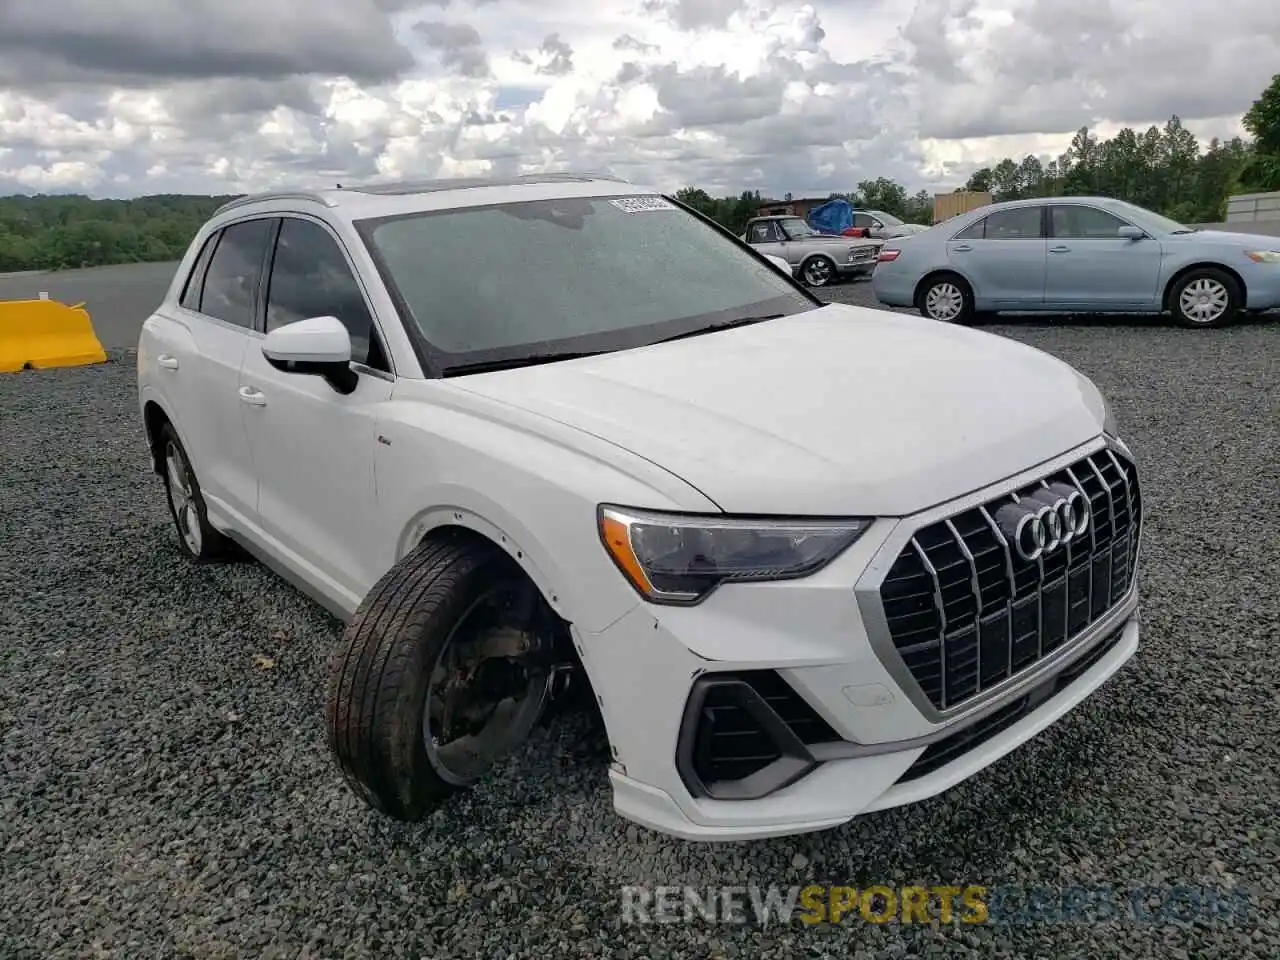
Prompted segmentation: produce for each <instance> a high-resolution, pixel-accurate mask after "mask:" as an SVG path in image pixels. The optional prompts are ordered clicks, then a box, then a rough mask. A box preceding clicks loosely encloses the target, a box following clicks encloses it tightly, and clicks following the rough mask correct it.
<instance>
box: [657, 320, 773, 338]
mask: <svg viewBox="0 0 1280 960" xmlns="http://www.w3.org/2000/svg"><path fill="white" fill-rule="evenodd" d="M785 316H786V314H785V313H770V314H768V315H766V316H760V317H738V318H736V319H734V320H722V321H721V322H720V323H713V324H711V325H710V326H706V327H699V328H698V329H697V330H687V331H685V332H684V333H677V334H676V335H675V336H674V337H663V338H662V339H661V340H655V341H653V342H654V343H670V342H671V341H672V340H683V339H685V338H686V337H696V336H699V335H701V334H704V333H715V332H716V331H717V330H728V329H729V328H731V327H746V326H750V325H751V324H753V323H763V322H764V321H766V320H781V319H782V318H783V317H785Z"/></svg>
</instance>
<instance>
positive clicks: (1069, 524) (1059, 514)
mask: <svg viewBox="0 0 1280 960" xmlns="http://www.w3.org/2000/svg"><path fill="white" fill-rule="evenodd" d="M1090 519H1091V518H1090V513H1089V501H1088V500H1087V499H1086V498H1085V495H1084V494H1083V493H1081V492H1080V491H1079V490H1077V489H1076V488H1075V487H1071V486H1068V485H1067V484H1065V483H1055V484H1051V485H1050V486H1048V487H1042V488H1041V489H1039V490H1037V491H1036V492H1035V493H1032V494H1029V495H1028V496H1025V497H1023V498H1022V499H1021V500H1019V501H1018V502H1017V503H1007V504H1005V505H1004V506H1003V507H1001V508H1000V509H999V510H997V511H996V516H995V521H996V525H997V526H999V527H1000V531H1001V533H1003V534H1004V535H1005V538H1006V539H1007V540H1008V541H1009V543H1010V544H1012V545H1013V549H1014V550H1015V551H1017V554H1018V556H1019V557H1021V558H1022V559H1023V560H1025V561H1027V562H1028V563H1034V562H1035V561H1036V560H1039V559H1040V558H1041V557H1043V556H1046V555H1047V554H1050V553H1053V552H1054V551H1055V550H1057V549H1058V548H1060V547H1062V546H1063V545H1065V544H1068V543H1071V542H1072V541H1073V540H1075V539H1076V538H1077V537H1080V536H1082V535H1083V534H1084V533H1085V532H1086V531H1088V529H1089V522H1090Z"/></svg>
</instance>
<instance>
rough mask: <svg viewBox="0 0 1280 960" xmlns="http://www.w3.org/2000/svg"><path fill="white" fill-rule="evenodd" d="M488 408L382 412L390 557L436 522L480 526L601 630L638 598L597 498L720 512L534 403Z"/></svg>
mask: <svg viewBox="0 0 1280 960" xmlns="http://www.w3.org/2000/svg"><path fill="white" fill-rule="evenodd" d="M419 389H422V390H432V389H434V388H433V387H432V386H430V385H427V384H424V385H422V386H421V387H420V388H419ZM438 399H440V398H438ZM454 399H456V398H454ZM484 406H485V407H486V408H488V407H491V406H493V405H492V404H488V403H485V404H484ZM492 412H493V411H492V410H490V409H485V410H483V411H481V410H479V409H477V410H469V411H468V410H461V409H458V408H457V407H452V408H451V407H449V406H445V405H444V404H441V403H432V404H425V403H404V404H393V405H392V407H391V408H389V410H388V413H389V414H390V416H388V417H386V418H384V419H382V420H380V422H379V424H378V432H379V436H380V438H382V439H383V440H384V441H385V442H380V443H379V444H378V445H377V449H376V453H375V457H376V460H375V476H376V477H377V487H378V500H379V504H380V510H379V513H380V515H381V516H382V517H384V518H386V519H385V520H384V522H386V523H389V524H390V525H391V526H390V527H389V528H388V529H386V530H385V531H384V535H383V536H382V537H380V540H381V541H382V542H384V543H386V544H388V546H389V547H390V549H389V550H388V555H387V556H386V557H384V558H383V559H384V562H385V567H387V568H390V567H391V566H393V565H394V564H395V563H396V562H398V561H399V560H400V558H401V557H403V556H404V555H405V554H406V553H408V552H409V551H410V550H412V549H413V547H414V546H415V545H416V544H417V543H418V542H419V541H420V540H421V539H422V537H423V536H425V535H426V534H427V533H429V532H430V531H431V530H433V529H438V528H439V527H442V526H450V525H452V526H461V527H464V528H467V529H470V530H474V531H475V532H477V533H480V534H482V535H484V536H485V537H488V538H489V539H490V540H492V541H493V542H494V543H497V544H498V545H500V546H501V547H502V548H503V549H505V550H506V551H507V553H508V554H510V555H511V556H512V558H513V559H515V560H516V561H517V562H518V563H519V564H520V565H521V566H522V567H523V568H524V569H525V570H526V571H527V572H528V573H529V576H530V578H531V579H532V580H533V581H534V583H536V584H537V585H538V587H539V589H540V590H541V591H542V593H543V595H544V596H545V597H546V599H547V602H548V603H549V604H550V605H551V606H552V607H553V608H554V609H555V610H556V612H557V613H558V614H559V615H560V616H561V617H563V618H564V619H565V620H567V621H569V622H571V623H574V624H577V625H580V626H581V627H582V628H583V629H585V630H588V631H592V632H595V631H599V630H602V629H604V628H605V627H607V626H609V625H610V624H611V623H613V622H614V621H616V620H617V619H618V618H619V617H621V616H623V615H624V614H626V613H627V612H628V611H629V610H631V609H632V608H633V607H634V606H635V605H636V603H638V602H639V596H638V595H637V594H636V592H635V591H634V590H633V589H632V587H631V586H630V584H629V583H627V581H626V580H625V579H624V578H623V576H622V574H620V573H619V572H618V570H617V568H616V567H615V566H614V564H613V561H612V560H611V559H610V558H609V556H608V554H607V553H606V552H605V549H604V546H603V544H601V542H600V534H599V530H598V528H597V515H596V511H597V506H598V505H599V504H600V503H602V502H612V503H625V504H628V505H631V506H635V507H637V508H646V509H656V510H694V511H699V512H712V513H718V512H719V508H718V507H716V505H715V504H714V503H712V502H711V501H710V500H708V499H706V497H704V496H703V495H702V494H700V493H699V492H698V491H696V490H694V489H693V488H692V487H690V486H688V485H687V484H686V483H684V482H683V481H680V480H677V479H676V478H675V477H673V476H672V475H671V474H669V473H666V472H665V471H661V470H660V469H659V468H657V467H655V466H654V465H652V464H649V463H648V462H647V461H642V460H640V459H639V458H637V457H634V455H631V454H626V453H625V452H623V451H621V450H620V449H619V448H617V447H614V446H612V445H609V444H605V443H604V442H603V441H599V440H598V439H597V438H592V437H590V436H588V435H585V434H581V433H580V432H579V431H575V430H572V429H571V428H569V427H565V426H564V425H561V424H556V423H553V422H550V421H545V420H543V419H542V418H532V417H531V415H530V414H528V412H527V411H514V410H511V411H508V413H507V416H506V417H503V418H502V420H501V421H499V420H496V419H495V418H493V416H492ZM537 421H540V422H537ZM517 423H519V425H517ZM526 424H527V425H528V426H529V427H530V429H523V428H522V427H524V426H525V425H526ZM540 434H545V435H540ZM574 436H577V437H578V438H579V443H578V444H574V443H572V442H570V441H571V440H572V439H573V437H574ZM575 446H578V447H580V448H579V449H575ZM595 448H598V449H595ZM633 460H634V461H636V462H635V463H634V464H632V465H633V466H634V468H635V469H634V470H629V469H627V463H629V462H630V461H633ZM645 467H647V468H649V469H648V470H647V471H646V470H645V469H644V468H645Z"/></svg>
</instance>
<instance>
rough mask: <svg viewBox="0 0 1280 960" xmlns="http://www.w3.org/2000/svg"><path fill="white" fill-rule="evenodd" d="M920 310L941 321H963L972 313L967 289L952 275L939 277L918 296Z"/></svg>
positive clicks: (971, 304) (932, 318) (931, 318)
mask: <svg viewBox="0 0 1280 960" xmlns="http://www.w3.org/2000/svg"><path fill="white" fill-rule="evenodd" d="M918 306H919V309H920V312H921V313H922V314H924V315H925V316H926V317H928V318H929V319H930V320H938V321H940V322H942V323H965V322H967V321H968V319H969V317H970V316H971V315H972V314H973V302H972V298H971V297H970V295H969V291H968V290H967V289H965V287H964V286H963V285H962V283H961V282H960V281H959V280H958V279H956V278H953V277H940V278H939V279H937V280H935V281H934V282H933V283H932V284H930V285H929V286H928V287H927V288H926V289H925V291H924V293H923V295H922V296H921V297H920V301H919V303H918Z"/></svg>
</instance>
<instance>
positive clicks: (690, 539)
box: [599, 504, 872, 605]
mask: <svg viewBox="0 0 1280 960" xmlns="http://www.w3.org/2000/svg"><path fill="white" fill-rule="evenodd" d="M871 523H872V521H871V520H869V519H864V518H855V519H847V520H803V519H797V520H755V519H745V518H744V519H739V518H732V517H720V516H695V515H690V514H670V513H651V512H648V511H641V510H631V509H628V508H626V507H615V506H611V505H608V504H606V505H603V506H601V507H600V510H599V525H600V539H601V540H602V541H603V542H604V546H605V549H606V550H607V551H608V552H609V556H610V557H612V558H613V562H614V563H615V564H617V566H618V569H619V570H621V571H622V573H623V575H624V576H625V577H626V578H627V580H628V581H629V582H630V583H631V585H632V586H633V587H635V588H636V590H637V591H638V592H639V593H640V595H641V596H643V597H644V598H645V599H646V600H650V601H652V602H654V603H666V604H685V605H687V604H693V603H697V602H698V601H699V600H701V599H703V598H704V597H705V596H706V595H707V594H709V593H710V592H711V591H712V590H714V589H715V588H716V587H717V586H719V585H720V584H722V583H727V582H739V583H740V582H744V581H753V580H754V581H760V580H788V579H794V578H796V577H805V576H808V575H809V574H811V573H815V572H816V571H818V570H820V569H821V568H822V567H824V566H826V565H827V564H828V563H830V562H831V561H832V560H833V559H835V557H837V556H839V554H840V553H841V552H842V551H844V550H845V548H847V547H848V546H849V545H850V544H852V543H853V542H854V541H855V540H857V539H858V537H860V536H862V534H863V532H865V531H866V529H867V528H868V527H869V526H871Z"/></svg>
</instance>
